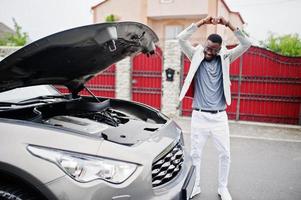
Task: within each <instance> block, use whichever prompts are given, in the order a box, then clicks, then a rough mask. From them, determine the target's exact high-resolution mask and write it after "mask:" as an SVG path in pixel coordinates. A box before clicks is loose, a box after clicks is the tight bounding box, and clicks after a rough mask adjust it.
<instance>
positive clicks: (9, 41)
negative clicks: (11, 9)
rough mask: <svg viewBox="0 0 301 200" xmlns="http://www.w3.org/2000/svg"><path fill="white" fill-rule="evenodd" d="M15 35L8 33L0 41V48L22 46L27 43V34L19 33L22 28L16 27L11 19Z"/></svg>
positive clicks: (15, 23)
mask: <svg viewBox="0 0 301 200" xmlns="http://www.w3.org/2000/svg"><path fill="white" fill-rule="evenodd" d="M13 22H14V27H15V33H8V34H7V35H6V36H4V38H1V39H0V45H1V46H24V45H25V44H26V43H27V42H28V34H27V33H26V32H23V33H22V32H21V30H22V27H21V26H19V25H18V23H17V22H16V20H15V19H14V18H13Z"/></svg>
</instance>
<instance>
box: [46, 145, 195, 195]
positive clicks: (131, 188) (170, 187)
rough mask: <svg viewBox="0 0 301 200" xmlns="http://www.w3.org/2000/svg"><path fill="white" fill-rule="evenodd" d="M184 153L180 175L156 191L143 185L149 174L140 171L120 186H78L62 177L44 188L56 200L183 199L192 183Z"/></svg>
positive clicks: (107, 184)
mask: <svg viewBox="0 0 301 200" xmlns="http://www.w3.org/2000/svg"><path fill="white" fill-rule="evenodd" d="M184 152H185V160H184V163H183V167H182V170H181V172H180V173H179V174H178V175H177V177H175V178H174V179H173V180H171V181H170V182H168V183H166V184H165V185H162V186H159V187H157V188H152V186H151V184H150V183H149V181H147V180H148V178H147V177H149V176H150V172H149V171H148V170H146V169H145V168H143V167H140V168H138V169H137V171H136V172H135V173H134V175H133V176H132V177H130V178H129V180H127V181H125V182H124V183H122V184H110V183H107V182H105V181H102V180H97V181H92V182H89V183H79V182H76V181H74V180H73V179H71V178H70V177H68V176H64V177H61V178H59V179H57V180H54V181H52V182H50V183H48V184H47V185H46V187H47V188H49V189H50V190H51V191H52V192H53V194H54V195H55V196H56V197H57V199H60V200H83V199H85V200H102V199H103V200H110V199H112V200H129V199H131V200H142V199H145V200H159V199H160V200H162V199H166V200H169V199H171V200H180V199H181V200H182V199H185V196H186V197H189V196H190V193H191V190H192V188H193V185H194V182H195V173H194V167H193V166H192V161H191V158H190V157H189V155H188V154H187V152H186V151H184ZM186 199H188V198H186Z"/></svg>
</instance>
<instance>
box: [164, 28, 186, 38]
mask: <svg viewBox="0 0 301 200" xmlns="http://www.w3.org/2000/svg"><path fill="white" fill-rule="evenodd" d="M182 30H183V27H182V26H180V25H168V26H165V39H175V38H176V36H177V35H178V34H179V33H180V32H181V31H182Z"/></svg>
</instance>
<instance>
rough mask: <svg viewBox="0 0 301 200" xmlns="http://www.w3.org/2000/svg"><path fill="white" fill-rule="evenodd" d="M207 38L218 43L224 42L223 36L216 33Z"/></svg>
mask: <svg viewBox="0 0 301 200" xmlns="http://www.w3.org/2000/svg"><path fill="white" fill-rule="evenodd" d="M207 40H210V41H211V42H214V43H218V44H222V42H223V39H222V37H221V36H220V35H218V34H215V33H213V34H211V35H209V36H208V38H207Z"/></svg>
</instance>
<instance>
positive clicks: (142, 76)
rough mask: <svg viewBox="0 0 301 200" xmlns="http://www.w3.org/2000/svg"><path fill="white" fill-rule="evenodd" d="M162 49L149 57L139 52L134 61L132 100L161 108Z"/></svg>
mask: <svg viewBox="0 0 301 200" xmlns="http://www.w3.org/2000/svg"><path fill="white" fill-rule="evenodd" d="M162 62H163V60H162V51H161V49H160V48H158V47H157V49H156V54H154V55H152V56H150V57H147V56H146V55H144V54H139V55H137V56H135V57H134V58H133V62H132V100H134V101H139V102H142V103H145V104H148V105H150V106H152V107H155V108H157V109H161V94H162V92H161V88H162V68H163V65H162Z"/></svg>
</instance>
